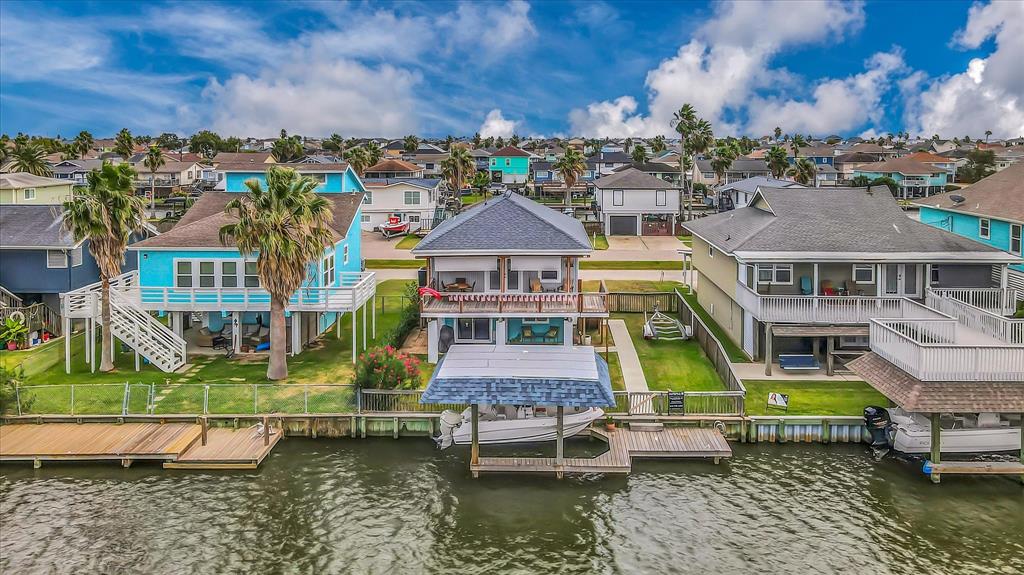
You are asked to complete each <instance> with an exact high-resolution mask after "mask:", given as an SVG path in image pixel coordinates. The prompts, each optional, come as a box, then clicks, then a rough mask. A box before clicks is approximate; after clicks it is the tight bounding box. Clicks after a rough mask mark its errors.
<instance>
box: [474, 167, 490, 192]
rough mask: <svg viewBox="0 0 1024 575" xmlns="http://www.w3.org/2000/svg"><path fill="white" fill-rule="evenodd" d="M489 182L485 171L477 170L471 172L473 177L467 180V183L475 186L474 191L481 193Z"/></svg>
mask: <svg viewBox="0 0 1024 575" xmlns="http://www.w3.org/2000/svg"><path fill="white" fill-rule="evenodd" d="M489 183H491V177H490V176H488V175H487V172H477V173H475V174H473V179H472V180H470V181H469V185H470V186H472V187H474V188H476V191H478V192H480V193H481V194H482V193H484V188H486V187H487V184H489Z"/></svg>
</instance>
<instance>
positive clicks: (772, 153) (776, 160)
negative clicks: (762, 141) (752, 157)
mask: <svg viewBox="0 0 1024 575" xmlns="http://www.w3.org/2000/svg"><path fill="white" fill-rule="evenodd" d="M764 159H765V162H767V164H768V169H769V170H771V172H772V177H773V178H775V179H777V180H779V179H782V176H785V175H786V170H788V169H789V158H787V157H786V150H783V149H782V147H780V146H772V147H771V149H770V150H768V153H767V154H765V155H764Z"/></svg>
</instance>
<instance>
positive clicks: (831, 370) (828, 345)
mask: <svg viewBox="0 0 1024 575" xmlns="http://www.w3.org/2000/svg"><path fill="white" fill-rule="evenodd" d="M835 346H836V345H835V340H834V339H833V337H832V336H828V337H826V338H825V354H826V356H827V357H826V358H825V375H827V376H829V377H832V376H833V375H835V373H836V370H835V365H834V362H833V359H832V353H833V352H834V351H835Z"/></svg>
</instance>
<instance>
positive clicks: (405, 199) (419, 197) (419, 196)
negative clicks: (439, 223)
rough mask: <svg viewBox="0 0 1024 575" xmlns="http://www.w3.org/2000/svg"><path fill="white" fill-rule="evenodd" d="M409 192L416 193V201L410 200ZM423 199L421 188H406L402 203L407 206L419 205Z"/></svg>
mask: <svg viewBox="0 0 1024 575" xmlns="http://www.w3.org/2000/svg"><path fill="white" fill-rule="evenodd" d="M409 194H416V201H415V202H410V201H409ZM422 199H423V196H422V194H420V191H419V190H405V191H404V192H402V203H403V204H404V205H406V206H418V205H420V203H421V200H422Z"/></svg>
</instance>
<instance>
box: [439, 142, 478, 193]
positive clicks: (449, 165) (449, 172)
mask: <svg viewBox="0 0 1024 575" xmlns="http://www.w3.org/2000/svg"><path fill="white" fill-rule="evenodd" d="M474 165H475V164H474V162H473V157H472V156H470V155H469V151H467V150H466V149H465V148H463V147H460V146H456V147H454V148H452V149H451V150H449V151H448V157H447V158H446V159H445V160H444V161H442V162H441V170H442V173H443V174H444V177H445V179H447V180H448V184H449V185H450V186H451V189H453V190H461V189H462V188H464V187H466V180H467V179H468V178H469V176H470V174H472V173H473V169H474Z"/></svg>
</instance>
